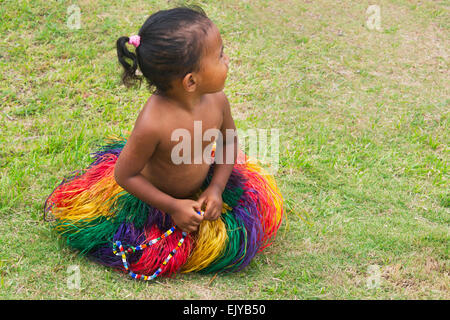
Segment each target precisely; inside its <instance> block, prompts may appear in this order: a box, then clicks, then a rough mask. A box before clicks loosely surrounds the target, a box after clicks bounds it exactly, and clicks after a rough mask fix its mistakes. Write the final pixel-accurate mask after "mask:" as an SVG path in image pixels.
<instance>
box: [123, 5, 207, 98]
mask: <svg viewBox="0 0 450 320" xmlns="http://www.w3.org/2000/svg"><path fill="white" fill-rule="evenodd" d="M211 25H212V21H211V20H210V19H209V18H208V17H207V16H206V14H205V12H204V11H203V9H201V8H200V7H198V6H189V7H187V6H185V7H177V8H174V9H169V10H161V11H158V12H156V13H154V14H152V15H151V16H150V17H149V18H148V19H147V20H146V21H145V23H144V24H143V26H142V27H141V29H140V30H139V34H138V35H139V36H140V37H141V42H140V45H139V46H138V47H137V48H136V51H135V52H136V54H135V53H133V52H131V51H129V50H128V48H127V46H126V44H127V42H128V41H129V37H120V38H119V39H118V40H117V55H118V58H119V62H120V63H121V64H122V66H123V68H124V71H123V74H122V82H123V84H125V86H127V87H130V86H132V85H134V84H135V83H136V82H139V84H140V83H141V81H142V76H139V75H136V70H137V68H138V67H139V69H140V71H141V72H142V75H143V76H144V78H145V79H146V80H147V83H148V86H149V89H151V88H152V87H155V88H156V89H157V90H159V91H161V92H165V91H167V90H169V89H171V85H170V83H171V82H172V81H173V80H174V79H176V78H180V77H184V76H185V75H186V74H187V73H189V72H197V71H199V70H200V58H201V56H202V55H203V49H202V48H203V43H204V39H205V38H206V34H207V32H208V29H209V28H210V27H211ZM125 58H129V59H130V60H132V65H131V64H129V63H128V62H127V61H126V60H125Z"/></svg>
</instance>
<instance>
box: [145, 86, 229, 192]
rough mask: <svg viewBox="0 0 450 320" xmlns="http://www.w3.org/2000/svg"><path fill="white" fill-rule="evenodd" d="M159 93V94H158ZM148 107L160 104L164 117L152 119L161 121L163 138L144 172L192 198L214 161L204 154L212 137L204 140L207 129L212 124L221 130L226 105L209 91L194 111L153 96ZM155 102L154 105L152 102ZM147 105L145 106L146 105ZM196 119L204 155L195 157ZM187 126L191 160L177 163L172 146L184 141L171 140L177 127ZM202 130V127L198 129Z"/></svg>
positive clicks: (164, 187)
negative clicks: (204, 156)
mask: <svg viewBox="0 0 450 320" xmlns="http://www.w3.org/2000/svg"><path fill="white" fill-rule="evenodd" d="M154 97H155V96H154ZM147 104H148V106H146V107H153V108H160V110H161V112H160V113H159V114H161V115H162V116H161V119H157V120H156V119H151V120H152V121H155V120H156V121H158V122H160V123H161V135H160V142H159V144H158V146H157V147H156V149H155V151H154V153H153V155H152V157H151V158H150V159H149V160H148V162H147V164H146V165H145V167H144V168H143V169H142V171H141V174H142V175H143V176H144V177H146V178H147V179H148V180H149V181H150V182H151V183H152V184H153V185H154V186H155V187H157V188H158V189H159V190H161V191H163V192H165V193H167V194H169V195H171V196H172V197H174V198H179V199H182V198H190V197H192V196H193V195H194V194H195V193H196V192H197V191H198V189H199V188H200V187H201V186H202V184H203V181H204V180H205V178H206V176H207V174H208V170H209V168H210V164H209V163H207V162H205V161H204V159H203V157H202V156H201V155H203V151H204V149H205V148H206V147H207V146H208V145H210V144H211V141H203V139H202V138H201V137H203V133H204V132H205V131H206V130H208V129H211V128H214V129H218V130H220V128H221V126H222V122H223V106H222V105H221V104H220V102H219V101H218V99H216V98H215V95H214V94H209V95H206V96H205V98H204V99H203V100H202V102H201V104H200V105H199V106H198V107H196V109H195V111H193V112H192V113H190V112H188V111H186V110H183V109H180V108H176V107H174V106H172V105H170V104H168V103H161V101H160V99H159V98H157V97H156V98H155V99H150V100H149V102H148V103H147ZM151 104H154V105H151ZM144 108H145V107H144ZM194 121H201V137H200V139H199V138H196V140H197V141H198V142H200V141H201V145H202V147H201V150H202V152H201V155H200V158H202V159H199V157H198V156H197V161H201V164H195V163H196V162H195V161H194V155H195V154H194V139H195V137H194ZM181 128H183V129H186V130H188V131H189V133H190V138H191V159H190V164H186V163H181V164H175V163H174V162H173V161H172V157H171V155H172V150H173V148H174V147H175V146H176V145H177V144H179V143H180V141H179V140H176V141H171V136H172V133H173V132H174V130H176V129H181ZM198 132H200V131H198Z"/></svg>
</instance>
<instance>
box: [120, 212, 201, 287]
mask: <svg viewBox="0 0 450 320" xmlns="http://www.w3.org/2000/svg"><path fill="white" fill-rule="evenodd" d="M197 213H198V214H199V215H201V216H204V215H205V212H204V211H197ZM176 228H177V226H173V227H172V228H170V229H169V230H167V231H166V232H164V233H163V234H162V235H161V236H159V237H158V238H155V239H152V240H150V241H149V242H147V243H144V244H141V245H139V246H136V247H134V246H130V247H128V249H127V250H125V249H124V247H123V245H122V242H121V241H115V242H113V253H114V254H115V255H116V256H121V257H122V263H123V267H124V268H125V270H127V271H128V274H129V275H130V276H131V277H132V278H134V279H141V280H153V279H155V278H156V277H157V276H158V275H159V274H160V273H161V271H162V268H163V266H165V265H166V264H167V262H169V260H170V259H171V258H172V257H173V256H174V255H175V253H177V250H178V249H179V248H180V247H181V245H182V244H183V242H184V239H185V238H186V236H187V233H186V232H184V231H183V232H182V233H181V238H180V241H178V244H177V246H176V247H175V248H174V249H173V250H172V251H171V252H170V253H169V254H168V255H167V258H166V259H165V260H164V261H163V263H162V264H161V266H160V267H159V268H158V270H156V271H155V272H154V273H153V274H152V275H151V276H146V275H143V274H136V273H134V272H133V271H131V270H130V267H129V266H128V262H127V255H128V254H131V253H134V252H136V251H140V250H144V249H145V248H147V247H150V246H152V245H154V244H155V243H157V242H158V241H159V240H161V239H164V238H167V237H168V236H170V235H171V234H172V233H173V232H174V231H175V229H176ZM117 249H119V250H117Z"/></svg>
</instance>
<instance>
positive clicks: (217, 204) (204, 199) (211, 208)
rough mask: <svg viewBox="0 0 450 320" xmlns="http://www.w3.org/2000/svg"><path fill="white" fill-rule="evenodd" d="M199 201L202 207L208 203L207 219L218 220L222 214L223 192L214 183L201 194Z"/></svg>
mask: <svg viewBox="0 0 450 320" xmlns="http://www.w3.org/2000/svg"><path fill="white" fill-rule="evenodd" d="M197 202H199V203H200V207H201V208H203V206H204V204H206V209H205V217H204V218H205V219H206V220H211V221H214V220H217V219H218V218H219V217H220V215H221V214H222V207H223V202H222V192H221V191H220V189H219V188H218V187H215V186H214V185H209V187H208V188H206V189H205V191H203V193H202V194H201V195H200V197H199V198H198V200H197Z"/></svg>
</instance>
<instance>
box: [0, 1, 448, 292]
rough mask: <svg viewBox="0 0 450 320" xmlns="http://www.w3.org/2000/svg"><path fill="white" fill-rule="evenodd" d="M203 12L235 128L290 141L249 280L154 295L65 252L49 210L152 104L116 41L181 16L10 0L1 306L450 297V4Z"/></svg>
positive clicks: (5, 22)
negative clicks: (109, 141)
mask: <svg viewBox="0 0 450 320" xmlns="http://www.w3.org/2000/svg"><path fill="white" fill-rule="evenodd" d="M196 3H198V4H200V5H201V6H202V7H203V8H204V10H205V11H206V13H207V14H208V15H209V17H210V18H211V19H212V20H213V21H214V22H215V23H216V25H217V26H218V27H219V29H220V30H221V32H222V38H223V40H224V45H225V51H226V52H227V54H228V55H229V56H230V59H231V63H230V72H229V76H228V79H227V84H226V88H225V92H226V94H227V95H228V98H229V100H230V103H231V108H232V113H233V116H234V119H235V122H236V126H237V127H238V128H240V129H250V128H262V129H270V128H278V129H279V130H280V161H279V166H280V167H279V170H278V172H277V173H276V175H275V178H276V180H277V182H278V184H279V187H280V189H281V192H282V194H283V196H284V198H285V201H286V209H287V210H288V211H289V213H288V215H287V219H286V220H285V221H284V223H283V224H282V227H281V229H280V231H279V236H278V238H277V239H276V241H275V242H274V243H273V245H272V246H271V247H269V248H268V249H267V250H266V251H265V252H264V253H263V254H260V255H258V256H257V257H256V258H255V259H254V260H253V261H252V263H251V264H250V266H249V267H248V268H247V269H245V270H244V271H242V272H240V273H233V274H226V275H218V276H217V277H216V278H213V275H201V274H188V275H180V276H178V277H177V278H176V279H165V278H160V279H157V281H156V283H148V282H139V281H135V280H132V279H130V278H129V277H128V276H127V275H122V274H119V273H117V272H115V271H112V270H110V269H107V268H105V267H102V266H99V265H96V264H94V263H92V262H89V261H88V260H86V259H84V258H82V257H79V256H77V254H76V253H75V252H73V251H71V250H70V249H69V248H68V247H67V246H66V245H65V244H64V243H63V241H61V240H58V237H57V236H56V235H55V234H54V233H53V232H52V231H51V229H50V225H49V224H47V223H44V222H43V221H42V209H43V203H44V200H45V199H46V197H47V196H48V194H49V193H50V192H51V191H52V190H53V188H54V187H55V186H56V184H58V183H59V182H60V180H61V179H62V177H63V176H64V175H66V174H68V173H70V172H71V171H74V170H76V169H80V168H83V167H85V166H86V165H87V164H89V162H90V158H89V152H90V151H92V150H93V149H92V148H93V146H94V145H95V144H96V143H97V142H99V141H101V140H102V139H103V138H104V137H106V136H109V135H112V134H120V133H123V132H125V131H127V130H131V129H132V126H133V124H134V121H135V119H136V116H137V114H138V112H139V110H140V108H141V107H142V106H143V104H144V103H145V101H146V99H147V98H148V95H149V93H148V91H146V89H145V87H142V88H141V89H140V90H136V89H135V90H133V89H126V88H125V87H123V86H122V85H120V82H119V80H120V68H119V65H118V62H117V57H116V49H115V41H116V40H117V38H118V37H119V36H122V35H131V34H136V33H137V31H138V30H139V28H140V26H141V25H142V23H143V22H144V21H145V19H146V17H147V16H148V15H150V14H151V13H153V12H155V11H157V10H159V9H166V8H171V7H173V6H174V5H175V3H174V2H173V1H136V0H134V1H106V0H103V1H81V0H80V1H58V2H56V1H8V0H0V31H1V35H2V37H1V40H0V71H1V72H0V104H1V107H0V122H1V123H0V124H1V125H0V133H1V134H0V143H1V148H0V272H1V273H0V298H3V299H48V298H53V299H449V298H450V294H449V292H450V290H449V287H450V277H449V272H450V263H449V223H450V209H449V207H450V192H449V183H448V178H449V174H448V168H447V167H448V160H449V126H448V125H449V117H448V112H449V105H450V101H449V100H450V99H449V97H450V95H449V87H450V86H449V83H450V79H449V78H450V76H449V72H448V70H449V47H450V46H449V37H448V35H449V3H448V2H447V1H407V0H392V1H385V0H377V1H340V2H336V1H331V0H327V1H326V0H321V1H300V0H283V1H282V0H279V1H274V0H252V1H243V0H242V1H237V0H236V1H231V0H227V1H203V2H201V1H198V2H196ZM71 4H76V5H78V7H79V8H80V10H81V20H80V22H81V28H80V29H70V28H68V25H67V20H68V18H69V15H68V13H67V8H68V7H69V6H70V5H71ZM372 4H376V5H379V7H380V17H381V29H380V30H370V28H368V27H367V25H366V20H367V19H368V18H369V14H367V13H366V10H367V8H368V7H369V5H372ZM73 265H76V266H78V267H79V269H80V275H81V286H80V288H79V289H71V288H70V287H68V285H67V279H68V277H69V276H70V274H68V272H67V270H68V268H69V267H70V266H73ZM371 266H376V268H378V270H379V282H377V283H378V285H375V286H370V285H369V286H368V281H369V280H370V279H371V277H372V276H373V273H372V271H371V268H373V267H371ZM369 283H371V282H369Z"/></svg>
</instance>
